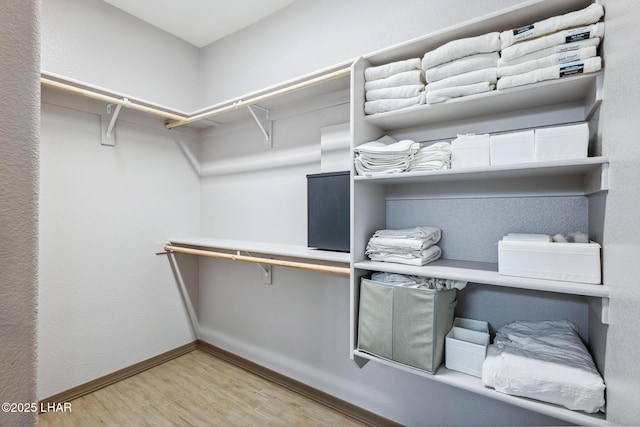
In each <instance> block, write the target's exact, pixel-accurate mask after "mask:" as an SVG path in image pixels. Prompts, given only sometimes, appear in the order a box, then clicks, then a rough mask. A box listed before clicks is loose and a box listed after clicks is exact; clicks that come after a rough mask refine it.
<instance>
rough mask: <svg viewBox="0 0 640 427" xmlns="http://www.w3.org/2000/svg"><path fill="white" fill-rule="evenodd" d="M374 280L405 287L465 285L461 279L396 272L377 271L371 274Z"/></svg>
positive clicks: (433, 287)
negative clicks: (408, 274)
mask: <svg viewBox="0 0 640 427" xmlns="http://www.w3.org/2000/svg"><path fill="white" fill-rule="evenodd" d="M371 280H373V281H374V282H382V283H386V284H388V285H394V286H402V287H406V288H422V289H424V288H426V289H453V288H456V289H459V290H462V289H464V288H465V287H466V285H467V282H464V281H462V280H452V279H438V278H435V277H423V276H407V275H404V274H397V273H386V272H377V273H373V274H372V275H371Z"/></svg>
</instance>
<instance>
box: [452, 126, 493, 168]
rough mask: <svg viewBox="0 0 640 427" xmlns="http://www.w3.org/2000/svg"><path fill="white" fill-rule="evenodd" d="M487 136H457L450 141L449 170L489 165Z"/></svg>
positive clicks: (489, 155) (489, 154) (489, 156)
mask: <svg viewBox="0 0 640 427" xmlns="http://www.w3.org/2000/svg"><path fill="white" fill-rule="evenodd" d="M489 140H490V136H489V134H482V135H458V137H457V138H456V139H454V140H453V141H451V169H460V168H476V167H485V166H490V165H491V151H490V144H489Z"/></svg>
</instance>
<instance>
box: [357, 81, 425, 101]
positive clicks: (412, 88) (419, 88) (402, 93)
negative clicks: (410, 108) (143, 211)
mask: <svg viewBox="0 0 640 427" xmlns="http://www.w3.org/2000/svg"><path fill="white" fill-rule="evenodd" d="M423 91H424V85H423V84H419V85H404V86H394V87H387V88H384V89H375V90H368V91H367V92H365V99H366V100H367V101H376V100H378V99H401V98H413V97H415V96H418V95H420V92H423Z"/></svg>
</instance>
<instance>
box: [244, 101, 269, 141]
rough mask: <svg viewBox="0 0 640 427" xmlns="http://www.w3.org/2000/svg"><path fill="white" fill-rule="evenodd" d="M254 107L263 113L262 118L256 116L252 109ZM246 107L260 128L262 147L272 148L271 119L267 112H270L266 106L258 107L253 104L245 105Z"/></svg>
mask: <svg viewBox="0 0 640 427" xmlns="http://www.w3.org/2000/svg"><path fill="white" fill-rule="evenodd" d="M254 108H257V109H258V110H260V111H262V112H263V113H264V116H265V117H264V120H260V119H259V118H258V115H257V114H256V112H255V111H254ZM247 109H248V110H249V113H251V116H252V117H253V120H255V122H256V124H257V125H258V127H259V128H260V131H261V132H262V135H263V136H264V149H265V150H268V149H270V148H272V147H273V141H272V138H271V136H272V135H273V121H272V120H271V119H270V118H269V113H270V112H269V110H267V109H266V108H262V107H259V106H257V105H255V104H254V105H247ZM263 122H264V123H263Z"/></svg>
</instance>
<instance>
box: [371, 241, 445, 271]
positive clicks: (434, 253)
mask: <svg viewBox="0 0 640 427" xmlns="http://www.w3.org/2000/svg"><path fill="white" fill-rule="evenodd" d="M368 255H369V258H370V259H371V260H372V261H382V262H395V263H398V264H408V265H418V266H420V265H425V264H428V263H430V262H433V261H435V260H437V259H438V258H440V256H441V255H442V249H440V247H439V246H437V245H433V246H430V247H429V248H428V249H426V250H424V251H422V252H420V253H419V256H414V255H409V254H407V255H403V254H391V253H384V252H374V253H371V254H368Z"/></svg>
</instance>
